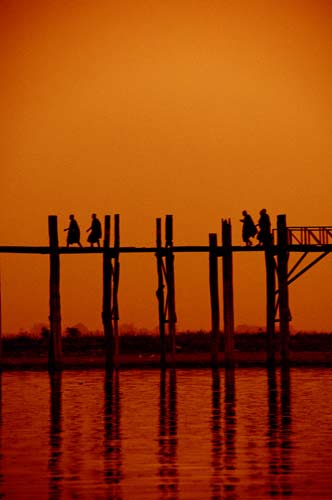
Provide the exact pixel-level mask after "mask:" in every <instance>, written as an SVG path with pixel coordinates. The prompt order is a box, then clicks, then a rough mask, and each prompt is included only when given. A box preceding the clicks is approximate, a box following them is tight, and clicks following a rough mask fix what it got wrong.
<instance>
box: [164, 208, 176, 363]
mask: <svg viewBox="0 0 332 500" xmlns="http://www.w3.org/2000/svg"><path fill="white" fill-rule="evenodd" d="M166 277H167V292H168V293H167V299H168V333H169V338H170V346H171V358H172V362H173V363H174V362H175V353H176V338H175V335H176V329H175V325H176V313H175V285H174V254H173V216H172V215H166Z"/></svg>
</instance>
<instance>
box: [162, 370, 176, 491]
mask: <svg viewBox="0 0 332 500" xmlns="http://www.w3.org/2000/svg"><path fill="white" fill-rule="evenodd" d="M166 378H167V372H166V371H165V370H161V372H160V399H159V433H158V436H159V451H158V460H159V478H160V483H159V490H160V494H161V496H160V498H161V499H166V498H167V499H169V498H172V499H174V500H175V499H177V498H178V470H177V441H178V437H177V392H176V372H175V370H174V369H171V370H170V373H169V386H168V391H166Z"/></svg>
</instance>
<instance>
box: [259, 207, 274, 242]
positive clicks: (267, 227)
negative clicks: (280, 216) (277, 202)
mask: <svg viewBox="0 0 332 500" xmlns="http://www.w3.org/2000/svg"><path fill="white" fill-rule="evenodd" d="M259 213H260V218H259V221H258V224H257V225H258V227H259V232H258V235H257V239H258V241H259V245H270V244H271V243H272V235H271V222H270V217H269V215H268V214H267V213H266V208H262V210H261V211H260V212H259Z"/></svg>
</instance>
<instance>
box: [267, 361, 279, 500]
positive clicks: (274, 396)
mask: <svg viewBox="0 0 332 500" xmlns="http://www.w3.org/2000/svg"><path fill="white" fill-rule="evenodd" d="M267 380H268V431H267V440H266V444H267V447H268V451H269V456H270V460H269V479H270V490H269V495H270V496H271V497H273V498H276V495H278V494H279V486H278V482H279V481H277V479H278V475H279V456H278V455H279V454H278V452H279V450H278V427H279V422H278V390H277V379H276V371H275V369H274V368H271V369H269V370H268V371H267Z"/></svg>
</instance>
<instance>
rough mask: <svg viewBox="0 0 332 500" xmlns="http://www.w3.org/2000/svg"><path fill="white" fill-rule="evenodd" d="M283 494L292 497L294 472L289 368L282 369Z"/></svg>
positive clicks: (281, 446) (281, 434)
mask: <svg viewBox="0 0 332 500" xmlns="http://www.w3.org/2000/svg"><path fill="white" fill-rule="evenodd" d="M280 437H281V439H280V449H281V451H280V453H281V474H282V476H281V478H282V481H281V493H282V495H283V496H291V495H292V492H293V491H292V485H291V480H290V473H291V472H292V446H293V445H292V415H291V381H290V369H289V367H283V368H282V369H281V433H280Z"/></svg>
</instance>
